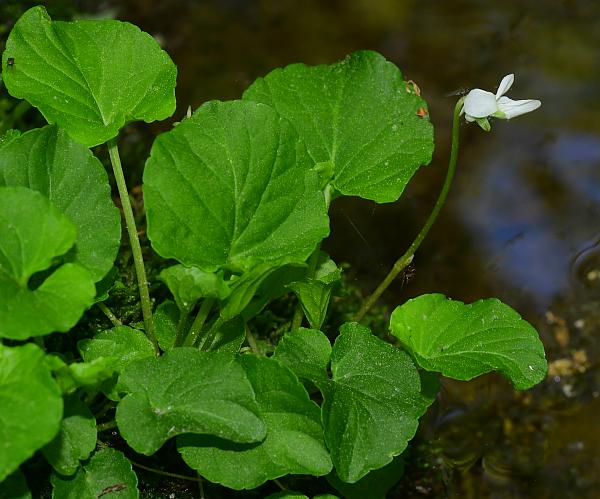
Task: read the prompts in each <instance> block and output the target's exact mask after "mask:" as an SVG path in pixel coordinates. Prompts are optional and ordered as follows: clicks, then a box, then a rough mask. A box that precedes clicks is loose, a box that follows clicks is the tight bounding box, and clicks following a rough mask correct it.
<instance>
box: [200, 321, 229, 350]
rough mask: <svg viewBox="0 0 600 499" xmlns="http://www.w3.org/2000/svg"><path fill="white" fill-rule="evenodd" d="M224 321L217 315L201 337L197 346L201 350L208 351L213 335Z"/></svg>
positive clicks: (213, 338)
mask: <svg viewBox="0 0 600 499" xmlns="http://www.w3.org/2000/svg"><path fill="white" fill-rule="evenodd" d="M224 323H225V321H224V320H223V318H222V317H219V318H218V319H217V320H216V321H215V322H213V323H212V325H211V326H210V329H209V330H208V331H207V332H206V335H205V336H204V338H203V339H202V342H201V343H200V344H199V345H198V348H199V349H200V350H203V351H208V350H209V349H210V347H211V346H212V343H213V341H214V340H215V336H216V335H217V332H218V331H219V328H220V327H221V326H222V325H223V324H224Z"/></svg>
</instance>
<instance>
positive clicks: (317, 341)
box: [273, 328, 331, 383]
mask: <svg viewBox="0 0 600 499" xmlns="http://www.w3.org/2000/svg"><path fill="white" fill-rule="evenodd" d="M330 357H331V343H329V340H328V339H327V336H325V335H324V334H323V333H322V332H321V331H317V330H315V329H304V328H300V329H298V330H297V331H293V332H291V333H288V334H286V335H285V336H284V337H283V338H282V339H281V341H280V342H279V344H278V345H277V348H276V349H275V353H274V354H273V358H274V359H276V360H278V361H279V362H281V363H283V364H285V365H286V366H288V367H290V369H292V371H294V373H296V375H297V376H298V377H299V378H301V379H306V380H309V381H312V382H315V383H316V382H317V381H325V382H326V381H328V380H329V375H328V374H327V366H328V365H329V359H330Z"/></svg>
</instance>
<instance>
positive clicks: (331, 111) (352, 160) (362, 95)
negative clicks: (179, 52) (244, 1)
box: [244, 51, 433, 203]
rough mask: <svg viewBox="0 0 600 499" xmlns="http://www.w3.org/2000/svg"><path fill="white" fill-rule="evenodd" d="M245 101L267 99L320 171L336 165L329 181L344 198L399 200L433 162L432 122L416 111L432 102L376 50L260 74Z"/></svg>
mask: <svg viewBox="0 0 600 499" xmlns="http://www.w3.org/2000/svg"><path fill="white" fill-rule="evenodd" d="M244 99H245V100H252V101H257V102H263V103H265V104H268V105H270V106H272V107H274V108H275V109H276V110H277V112H278V113H279V114H280V115H281V116H283V117H284V118H287V119H288V120H290V121H291V123H292V124H293V125H294V127H295V129H296V130H297V131H298V134H299V135H300V137H301V139H302V140H303V141H304V142H305V144H306V147H307V149H308V152H309V154H310V156H311V158H312V159H313V161H314V162H315V163H316V164H317V166H318V167H319V169H320V170H321V171H331V169H332V168H331V166H332V165H333V178H332V180H331V182H332V184H333V186H334V187H335V188H336V189H337V190H338V191H339V192H341V193H342V194H344V195H346V196H360V197H362V198H366V199H372V200H373V201H376V202H378V203H385V202H390V201H395V200H397V199H398V198H399V197H400V195H401V194H402V191H403V190H404V187H405V186H406V184H407V183H408V181H409V180H410V179H411V177H412V176H413V175H414V173H415V172H416V171H417V169H418V168H419V166H421V165H425V164H427V163H429V162H430V161H431V155H432V153H433V127H432V125H431V124H430V123H429V120H428V119H427V118H421V117H419V116H417V111H418V110H419V109H421V108H426V107H427V104H426V102H425V101H424V100H423V99H421V98H420V97H419V96H418V95H416V93H415V92H414V87H412V88H411V87H410V86H409V85H408V84H407V83H406V82H404V81H403V79H402V73H401V72H400V70H399V69H398V68H397V67H396V66H395V65H394V64H392V63H391V62H388V61H386V60H385V58H384V57H383V56H381V55H380V54H378V53H376V52H371V51H362V52H355V53H353V54H351V55H349V56H348V57H346V59H344V60H342V61H340V62H337V63H335V64H330V65H322V66H306V65H304V64H292V65H290V66H287V67H286V68H280V69H275V70H274V71H271V72H270V73H269V74H268V75H267V76H265V77H264V78H259V79H257V80H256V81H255V82H254V83H253V84H252V85H251V86H250V88H248V90H246V92H245V94H244ZM323 165H326V167H324V166H323Z"/></svg>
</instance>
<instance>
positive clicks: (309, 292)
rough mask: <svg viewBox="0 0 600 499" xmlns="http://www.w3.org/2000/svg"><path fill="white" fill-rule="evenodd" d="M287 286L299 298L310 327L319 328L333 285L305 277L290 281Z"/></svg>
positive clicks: (325, 312) (325, 313)
mask: <svg viewBox="0 0 600 499" xmlns="http://www.w3.org/2000/svg"><path fill="white" fill-rule="evenodd" d="M289 287H290V289H291V290H293V291H294V293H295V294H296V296H297V297H298V299H299V300H300V305H301V306H302V310H303V312H304V315H305V316H306V318H307V319H308V322H309V323H310V327H312V328H314V329H319V328H320V327H321V326H322V324H323V322H325V316H326V315H327V309H328V307H329V300H330V299H331V292H332V288H333V285H331V284H324V283H322V282H321V281H317V280H315V279H310V278H306V279H305V280H304V281H298V282H293V283H291V284H290V286H289Z"/></svg>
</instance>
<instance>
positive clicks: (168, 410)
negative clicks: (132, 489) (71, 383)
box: [117, 348, 266, 455]
mask: <svg viewBox="0 0 600 499" xmlns="http://www.w3.org/2000/svg"><path fill="white" fill-rule="evenodd" d="M119 384H120V385H121V386H122V387H123V389H124V391H125V392H127V393H128V395H126V396H125V398H124V399H123V400H122V401H121V402H120V403H119V405H118V407H117V424H118V426H119V430H120V431H121V435H122V436H123V438H125V440H127V443H128V444H129V446H130V447H131V448H133V449H134V450H135V451H136V452H138V453H141V454H146V455H151V454H153V453H154V452H156V451H157V450H158V449H159V448H160V446H161V445H162V444H163V443H164V442H165V441H167V440H168V439H169V438H171V437H174V436H176V435H180V434H183V433H202V434H213V435H218V436H219V437H221V438H226V439H229V440H233V441H236V442H246V443H250V442H256V441H258V440H261V439H262V438H264V436H265V433H266V429H265V424H264V423H263V421H262V419H261V417H260V412H259V410H258V406H257V404H256V400H255V398H254V393H253V391H252V386H251V385H250V383H249V381H248V379H247V377H246V374H245V372H244V370H243V369H242V367H241V365H240V364H239V362H238V361H237V360H235V359H233V358H232V357H231V356H230V355H227V354H222V353H213V352H199V351H198V350H196V349H194V348H174V349H172V350H170V351H169V352H167V353H165V354H164V355H163V356H162V357H160V358H158V359H157V358H152V359H142V360H138V361H136V362H132V363H131V364H129V365H127V367H126V368H125V370H124V371H123V373H122V374H121V377H120V379H119Z"/></svg>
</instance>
